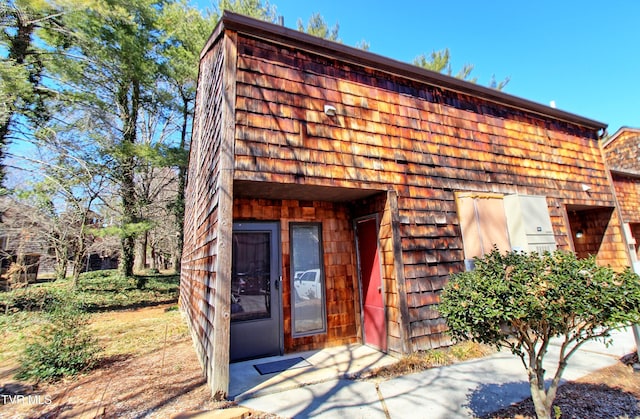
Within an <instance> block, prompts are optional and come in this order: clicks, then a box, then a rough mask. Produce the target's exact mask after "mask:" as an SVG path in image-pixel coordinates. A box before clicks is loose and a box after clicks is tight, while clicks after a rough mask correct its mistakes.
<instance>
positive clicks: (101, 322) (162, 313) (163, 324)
mask: <svg viewBox="0 0 640 419" xmlns="http://www.w3.org/2000/svg"><path fill="white" fill-rule="evenodd" d="M175 307H176V306H175V305H162V306H158V307H153V308H147V309H144V310H143V309H137V310H125V311H113V312H107V313H98V314H94V315H92V316H91V325H90V332H91V334H92V335H93V336H95V337H96V338H97V339H98V342H99V344H100V345H101V346H102V347H103V349H104V355H105V356H106V357H111V356H118V355H131V356H137V355H144V354H147V353H150V352H153V351H155V350H157V349H158V348H161V347H163V346H164V345H165V343H166V344H171V343H172V342H176V341H179V340H182V339H184V338H186V337H188V336H189V331H188V328H187V325H186V324H185V322H184V321H183V319H182V318H181V314H180V312H179V311H178V310H177V309H175Z"/></svg>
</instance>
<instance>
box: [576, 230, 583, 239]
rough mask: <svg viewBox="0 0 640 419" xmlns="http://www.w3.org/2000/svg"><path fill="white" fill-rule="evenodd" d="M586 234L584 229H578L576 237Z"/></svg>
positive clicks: (579, 237)
mask: <svg viewBox="0 0 640 419" xmlns="http://www.w3.org/2000/svg"><path fill="white" fill-rule="evenodd" d="M583 236H584V231H582V230H578V231H576V239H581V238H582V237H583Z"/></svg>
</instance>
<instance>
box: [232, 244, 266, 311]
mask: <svg viewBox="0 0 640 419" xmlns="http://www.w3.org/2000/svg"><path fill="white" fill-rule="evenodd" d="M270 240H271V236H270V233H268V232H234V233H233V252H232V255H233V261H232V267H231V272H232V279H231V321H232V322H237V321H242V320H256V319H266V318H269V317H271V276H270V272H271V254H270V253H271V252H270Z"/></svg>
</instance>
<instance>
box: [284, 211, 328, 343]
mask: <svg viewBox="0 0 640 419" xmlns="http://www.w3.org/2000/svg"><path fill="white" fill-rule="evenodd" d="M298 227H316V228H317V233H318V259H319V266H318V267H317V268H314V269H319V270H320V283H321V285H320V286H321V287H322V291H323V292H322V299H321V300H322V301H321V302H320V305H321V320H322V327H321V328H320V329H314V330H309V331H304V332H296V298H295V284H294V281H295V271H296V270H295V268H296V260H295V253H294V246H295V243H294V230H295V229H296V228H298ZM289 260H290V266H289V287H290V291H291V292H290V294H291V295H290V301H291V336H292V337H294V338H299V337H305V336H313V335H320V334H324V333H327V282H326V277H325V269H324V241H323V235H322V222H290V223H289Z"/></svg>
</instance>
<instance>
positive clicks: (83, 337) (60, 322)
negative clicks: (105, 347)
mask: <svg viewBox="0 0 640 419" xmlns="http://www.w3.org/2000/svg"><path fill="white" fill-rule="evenodd" d="M47 317H48V320H49V323H48V324H47V325H45V326H43V330H42V331H41V333H39V334H38V336H37V337H35V338H34V339H33V340H31V341H30V342H29V343H27V345H26V346H25V349H24V352H23V353H22V356H21V358H20V369H19V371H18V373H17V374H16V377H17V378H18V379H22V380H24V379H36V380H38V381H39V380H43V381H56V380H58V379H60V378H62V377H65V376H73V375H76V374H79V373H81V372H83V371H88V370H90V369H91V368H93V367H94V366H95V365H96V363H97V359H98V358H97V356H98V354H99V352H100V348H99V347H98V345H97V343H96V340H95V339H94V338H93V337H91V336H90V335H89V333H88V332H87V325H88V322H89V319H88V315H87V314H85V313H83V312H82V310H81V307H80V306H79V304H78V303H77V302H76V301H74V300H73V299H72V298H68V299H67V301H64V302H62V301H61V302H57V303H55V304H54V305H53V306H51V307H50V308H49V310H48V311H47Z"/></svg>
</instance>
